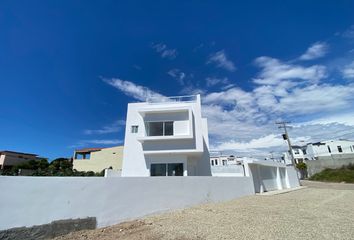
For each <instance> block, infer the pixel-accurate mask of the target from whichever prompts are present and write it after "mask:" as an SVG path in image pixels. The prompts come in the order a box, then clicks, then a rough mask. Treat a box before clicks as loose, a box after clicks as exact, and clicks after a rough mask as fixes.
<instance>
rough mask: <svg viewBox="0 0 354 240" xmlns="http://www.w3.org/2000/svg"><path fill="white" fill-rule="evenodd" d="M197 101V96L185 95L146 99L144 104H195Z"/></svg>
mask: <svg viewBox="0 0 354 240" xmlns="http://www.w3.org/2000/svg"><path fill="white" fill-rule="evenodd" d="M196 100H197V95H186V96H172V97H164V96H159V97H148V98H147V99H146V102H148V103H164V102H167V103H171V102H195V101H196Z"/></svg>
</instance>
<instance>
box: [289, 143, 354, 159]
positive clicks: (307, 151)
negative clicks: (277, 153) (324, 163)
mask: <svg viewBox="0 0 354 240" xmlns="http://www.w3.org/2000/svg"><path fill="white" fill-rule="evenodd" d="M292 148H293V154H294V158H295V162H296V163H298V162H301V161H304V160H305V161H307V160H317V159H318V157H331V156H336V155H346V154H354V141H349V140H343V139H342V140H328V141H321V142H317V143H308V144H307V145H305V146H292ZM283 159H284V160H285V162H286V163H291V156H290V154H289V152H286V153H283Z"/></svg>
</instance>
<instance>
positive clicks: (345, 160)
mask: <svg viewBox="0 0 354 240" xmlns="http://www.w3.org/2000/svg"><path fill="white" fill-rule="evenodd" d="M305 163H306V165H307V172H308V175H309V177H311V176H312V175H314V174H315V173H319V172H321V171H322V170H324V169H326V168H333V169H335V168H340V167H342V166H343V165H348V164H350V163H351V164H354V154H333V155H332V156H331V157H318V160H309V161H305Z"/></svg>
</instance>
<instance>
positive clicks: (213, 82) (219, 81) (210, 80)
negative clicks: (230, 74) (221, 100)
mask: <svg viewBox="0 0 354 240" xmlns="http://www.w3.org/2000/svg"><path fill="white" fill-rule="evenodd" d="M205 81H206V85H207V87H211V86H215V85H217V84H224V85H225V84H229V83H230V81H229V79H228V78H227V77H224V78H216V77H207V78H206V79H205Z"/></svg>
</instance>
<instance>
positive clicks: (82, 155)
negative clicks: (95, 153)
mask: <svg viewBox="0 0 354 240" xmlns="http://www.w3.org/2000/svg"><path fill="white" fill-rule="evenodd" d="M90 157H91V153H89V152H86V153H82V152H78V153H76V154H75V159H90Z"/></svg>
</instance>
